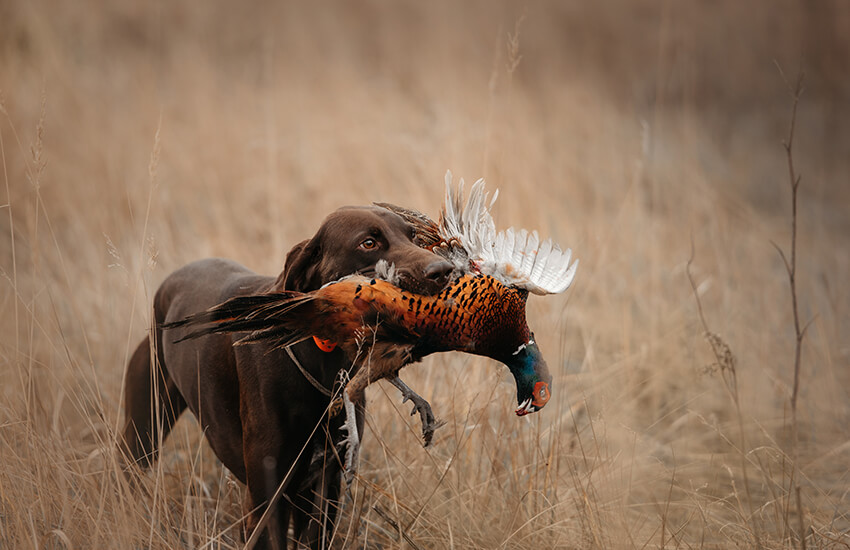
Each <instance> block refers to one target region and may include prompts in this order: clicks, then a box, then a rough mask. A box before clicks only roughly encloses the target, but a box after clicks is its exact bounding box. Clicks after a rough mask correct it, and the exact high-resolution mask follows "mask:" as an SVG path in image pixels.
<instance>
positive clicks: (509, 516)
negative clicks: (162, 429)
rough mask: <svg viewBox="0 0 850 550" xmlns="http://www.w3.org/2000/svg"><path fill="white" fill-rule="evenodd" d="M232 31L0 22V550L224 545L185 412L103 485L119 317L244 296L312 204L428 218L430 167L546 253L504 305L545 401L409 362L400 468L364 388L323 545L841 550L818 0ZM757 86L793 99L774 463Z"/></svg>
mask: <svg viewBox="0 0 850 550" xmlns="http://www.w3.org/2000/svg"><path fill="white" fill-rule="evenodd" d="M238 5H239V7H238V8H237V7H236V6H237V4H235V3H229V2H158V3H149V2H136V1H130V0H123V1H122V0H119V1H114V2H95V1H91V0H78V1H76V2H61V1H58V0H56V1H52V0H31V1H26V0H20V1H15V0H12V1H11V2H3V3H0V91H2V108H0V153H1V154H2V156H0V163H2V173H0V180H1V181H2V183H0V275H2V277H0V331H2V332H0V334H2V336H0V548H2V549H3V550H5V549H7V548H10V549H12V548H14V549H17V548H148V547H150V548H163V549H165V548H168V549H170V548H199V547H204V548H233V547H238V546H240V545H241V542H240V541H241V535H240V534H239V520H240V515H241V494H242V491H243V488H242V487H241V486H240V485H239V484H238V483H237V482H236V481H235V480H234V479H233V478H232V477H231V476H230V475H229V474H228V473H227V472H226V471H225V470H224V469H223V468H222V467H221V465H220V464H219V463H218V462H217V461H216V459H215V457H214V455H213V454H212V452H211V451H210V450H209V448H208V447H207V446H206V444H205V443H204V442H203V438H202V435H201V434H200V431H199V429H198V427H197V424H196V423H195V422H194V420H193V419H192V418H189V417H188V415H187V416H186V417H184V418H183V419H182V420H181V421H180V423H179V425H178V429H176V431H175V432H174V434H173V436H172V437H171V438H170V439H169V440H168V441H167V443H166V446H165V449H164V455H163V457H162V460H161V461H160V462H159V463H158V465H157V467H156V468H155V470H154V471H153V472H150V473H147V474H145V475H142V476H141V478H140V479H138V480H137V482H138V483H137V485H138V487H135V488H134V487H133V486H132V485H131V484H130V483H128V482H127V480H126V479H125V478H124V477H123V476H122V475H121V472H120V468H119V466H118V462H117V460H116V454H115V452H114V449H115V438H116V430H117V428H118V426H119V425H120V422H121V414H120V407H121V397H120V396H121V386H122V374H123V370H124V365H125V363H126V361H127V357H128V353H129V352H130V351H132V349H133V347H134V346H135V345H136V344H137V342H138V341H139V340H140V339H141V338H142V337H143V335H144V333H145V331H146V330H147V328H148V327H149V326H150V303H151V297H152V294H153V292H154V291H155V289H156V287H157V285H158V284H159V282H160V281H162V279H163V278H164V277H165V276H166V275H167V274H168V273H169V272H170V271H172V270H174V269H176V268H177V267H179V266H181V265H182V264H185V263H187V262H189V261H191V260H194V259H198V258H202V257H206V256H225V257H229V258H233V259H235V260H238V261H240V262H242V263H244V264H246V265H248V266H249V267H251V268H253V269H255V270H257V271H259V272H262V273H267V274H275V273H277V272H279V271H280V269H281V267H282V264H283V260H284V256H285V254H286V252H287V251H288V250H289V247H291V246H292V245H293V244H295V243H296V242H298V241H300V240H302V239H304V238H307V237H308V236H310V235H311V234H312V233H313V231H314V230H315V229H316V228H317V226H318V224H319V222H320V220H321V219H322V218H323V217H324V215H326V214H327V213H328V212H330V211H331V210H333V209H335V208H336V207H338V206H341V205H346V204H368V203H370V202H372V201H387V202H393V203H396V204H401V205H405V206H408V207H412V208H417V209H419V210H422V211H424V212H427V213H430V214H432V215H436V214H437V212H438V209H439V205H440V202H441V200H442V194H443V174H444V173H445V171H446V170H447V169H451V170H452V172H453V173H454V174H455V176H456V177H458V176H461V177H464V178H465V179H466V180H467V181H470V180H475V179H477V178H479V177H485V178H486V179H487V181H488V184H489V186H490V187H492V188H495V187H498V188H499V189H500V191H501V195H500V199H499V202H498V203H497V207H496V209H495V216H496V221H497V224H498V225H499V226H500V227H502V228H504V227H507V226H510V225H515V226H523V227H528V228H537V229H539V230H540V231H541V233H542V234H543V235H545V236H552V237H554V238H555V240H556V241H558V242H560V243H562V244H564V245H567V246H570V247H572V249H573V251H574V253H575V255H576V256H577V257H578V258H580V259H581V265H580V268H579V274H578V277H577V279H576V281H575V283H574V284H573V287H572V288H571V289H570V290H569V291H567V292H566V293H565V294H563V295H558V296H554V297H545V298H539V297H532V298H531V300H530V303H529V323H530V325H531V327H532V329H533V330H535V332H536V334H537V340H538V342H539V343H540V347H541V349H542V350H543V352H544V355H546V357H547V359H548V362H549V364H550V367H552V369H553V374H554V376H555V380H554V384H553V393H554V395H553V399H552V402H551V403H550V404H549V405H548V406H547V407H546V408H545V409H543V410H542V411H541V412H539V413H537V414H534V415H531V416H530V417H526V418H517V417H516V416H514V414H513V408H514V407H515V397H514V395H515V393H514V386H513V381H512V379H511V377H510V376H509V375H508V372H507V370H506V369H505V368H504V367H502V366H500V365H498V364H496V363H495V362H492V361H488V360H484V359H479V358H473V357H471V356H466V355H461V354H458V353H453V354H440V355H437V356H432V357H429V358H428V359H427V360H426V361H424V362H423V363H421V364H418V365H414V366H411V367H408V368H407V370H406V371H405V373H404V376H405V380H406V381H407V382H408V383H409V384H410V385H411V386H412V387H414V388H415V389H417V390H418V392H419V393H420V394H422V395H423V396H424V397H426V398H428V399H429V400H430V401H431V403H432V405H433V407H434V411H435V413H436V414H437V415H438V416H439V417H442V418H443V419H445V420H447V421H448V423H447V425H446V426H445V427H443V428H442V429H441V430H440V431H439V432H438V433H437V435H436V437H435V444H434V445H433V447H431V448H429V449H423V448H422V446H421V445H420V443H419V439H418V421H417V419H415V418H410V417H408V415H407V413H408V407H407V406H406V405H405V406H402V405H401V403H400V401H401V400H400V399H399V397H398V394H397V392H396V391H395V390H394V389H393V388H392V387H391V386H389V385H387V384H384V383H379V384H376V385H374V386H373V387H371V388H370V390H369V407H368V416H367V428H366V433H365V437H364V450H363V453H364V454H363V462H362V467H361V472H360V478H359V479H358V480H357V481H356V482H355V484H354V486H353V488H352V492H351V497H350V499H349V500H348V501H347V503H346V507H345V512H344V514H343V518H342V520H341V522H340V525H339V529H338V531H337V532H336V533H335V534H334V546H335V547H339V548H342V547H353V548H358V547H365V548H402V547H410V548H423V549H424V548H458V549H462V548H488V549H490V548H537V549H544V548H660V547H661V548H726V547H744V548H750V547H763V548H771V549H772V548H802V547H803V544H802V542H803V541H802V540H801V536H800V535H801V532H800V525H801V524H802V525H803V526H804V527H803V534H804V535H805V538H804V540H805V542H806V545H807V547H808V548H813V547H815V548H850V315H848V312H850V291H848V286H847V281H848V279H850V181H848V174H850V80H848V75H850V6H848V4H846V3H845V2H843V1H841V0H835V1H832V2H829V1H818V2H798V1H784V0H778V1H765V2H749V3H744V2H735V1H731V0H730V1H722V2H710V3H708V2H702V3H695V2H694V3H682V2H648V1H638V2H626V1H624V0H620V1H614V2H605V3H583V2H551V3H547V2H536V1H533V2H528V3H525V4H520V3H512V2H463V3H460V2H436V3H435V2H412V1H405V2H393V3H390V2H377V1H367V2H358V3H343V2H339V3H327V2H322V3H318V2H317V3H315V4H310V6H311V7H307V6H308V3H306V2H304V3H292V4H289V3H281V2H267V3H260V4H258V5H253V6H249V5H242V4H238ZM745 5H746V7H744V6H745ZM777 63H778V64H779V65H780V66H781V67H782V69H783V70H784V73H785V75H786V76H787V79H788V80H789V81H791V82H792V84H793V82H794V81H795V80H796V76H797V74H798V70H799V68H800V67H802V69H803V70H804V71H805V73H806V77H805V82H804V83H805V88H806V89H805V92H804V94H803V96H802V98H801V100H800V103H799V109H798V111H797V119H796V122H797V126H796V133H795V135H794V142H793V160H794V168H795V170H796V171H797V172H798V173H799V174H800V175H801V178H802V179H801V184H800V190H799V204H798V217H797V222H798V236H797V258H796V260H797V285H798V288H797V298H798V307H799V314H800V320H801V323H802V324H804V325H806V326H807V332H806V333H805V338H804V341H803V349H802V356H801V362H800V366H801V370H800V378H799V398H798V399H799V401H798V403H797V407H796V409H797V410H796V421H797V423H798V430H797V432H798V433H797V437H796V439H797V442H796V443H795V438H794V436H793V435H794V434H793V433H792V425H793V423H794V422H793V421H794V417H795V415H794V414H793V411H792V407H791V394H792V391H793V383H794V382H793V381H794V355H795V329H794V317H793V310H792V305H791V293H790V291H789V283H788V277H787V274H786V271H785V267H784V264H783V261H782V257H781V256H780V254H779V253H778V252H777V250H776V248H775V247H774V244H773V243H775V244H776V246H778V247H779V248H780V249H782V250H784V251H785V253H786V254H788V253H789V252H790V243H791V231H790V228H791V192H790V180H789V174H788V166H787V158H786V154H785V150H784V148H783V146H782V141H783V140H785V139H787V136H788V131H789V124H790V121H791V112H792V103H793V101H792V98H791V95H790V94H789V90H788V86H787V85H786V83H785V82H784V81H783V77H782V76H781V74H780V71H779V70H778V69H777V66H776V64H777ZM692 243H693V263H692V266H691V272H692V274H693V276H694V279H695V282H696V285H697V289H698V294H699V297H700V300H701V302H702V307H703V310H704V314H705V319H706V322H707V324H708V327H709V328H710V331H711V332H712V333H715V334H717V335H719V337H720V338H721V339H722V341H723V342H725V344H726V345H728V350H729V353H730V354H731V355H729V356H727V357H726V359H725V360H724V362H722V363H723V364H720V365H718V364H717V361H716V359H715V357H714V355H713V354H712V348H711V347H710V344H709V341H708V340H707V339H706V338H705V336H704V328H703V326H702V324H701V322H700V317H699V313H698V308H697V302H696V300H695V297H694V293H693V292H692V289H691V286H690V284H689V281H688V277H687V270H686V266H687V262H688V259H689V257H690V256H691V250H692ZM723 351H724V350H723V349H721V350H720V352H721V354H722V352H723ZM736 403H737V405H738V406H736ZM796 486H799V497H800V498H799V502H800V506H799V507H798V503H797V493H796V491H795V487H796ZM377 509H380V510H381V511H383V513H384V514H385V515H386V516H388V517H390V518H392V519H393V520H394V521H396V522H397V523H398V524H400V525H401V527H402V529H403V531H404V535H405V536H407V537H408V538H409V540H410V541H413V543H412V544H411V543H409V542H405V540H404V539H401V538H400V537H399V532H398V530H397V529H395V528H393V527H392V526H391V525H390V523H389V522H388V521H387V520H386V519H385V518H384V517H383V516H382V515H381V514H380V513H379V512H378V511H376V510H377Z"/></svg>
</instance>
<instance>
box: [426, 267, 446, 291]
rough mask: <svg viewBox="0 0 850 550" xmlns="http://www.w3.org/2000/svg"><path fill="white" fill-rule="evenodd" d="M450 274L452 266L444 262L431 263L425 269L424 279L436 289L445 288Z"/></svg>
mask: <svg viewBox="0 0 850 550" xmlns="http://www.w3.org/2000/svg"><path fill="white" fill-rule="evenodd" d="M451 274H452V264H451V263H450V262H448V261H446V260H438V261H436V262H432V263H431V264H429V265H428V266H427V267H426V268H425V279H426V280H427V281H428V282H430V283H431V284H433V285H434V286H435V287H437V288H438V289H442V288H443V287H444V286H446V283H448V282H449V276H450V275H451Z"/></svg>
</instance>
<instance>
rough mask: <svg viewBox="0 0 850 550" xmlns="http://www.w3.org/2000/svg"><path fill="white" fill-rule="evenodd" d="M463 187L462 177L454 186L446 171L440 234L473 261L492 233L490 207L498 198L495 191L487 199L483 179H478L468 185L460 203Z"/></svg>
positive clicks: (494, 231)
mask: <svg viewBox="0 0 850 550" xmlns="http://www.w3.org/2000/svg"><path fill="white" fill-rule="evenodd" d="M463 187H464V183H463V178H461V180H460V182H459V183H458V186H457V188H455V187H454V186H453V185H452V173H451V171H448V172H446V198H445V202H444V203H443V208H442V209H441V210H440V233H441V234H442V236H443V239H445V240H446V241H449V242H453V241H459V242H460V244H461V245H462V246H463V249H464V250H465V251H466V256H467V257H468V258H469V259H471V260H475V259H477V258H480V257H481V256H482V254H484V251H485V249H487V248H489V246H490V245H491V243H492V242H493V239H494V237H495V235H496V224H495V223H494V222H493V216H491V215H490V209H491V208H492V207H493V204H494V203H495V202H496V199H497V198H498V197H499V191H498V190H496V192H495V193H493V198H492V199H490V193H488V192H487V191H485V184H484V180H483V179H479V180H478V181H476V182H475V183H474V184H472V187H471V188H470V190H469V197H468V198H467V200H466V203H465V204H464V202H463V199H464V197H463Z"/></svg>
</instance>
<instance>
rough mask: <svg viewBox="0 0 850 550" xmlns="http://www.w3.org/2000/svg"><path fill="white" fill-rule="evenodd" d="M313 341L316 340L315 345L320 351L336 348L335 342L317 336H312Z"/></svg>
mask: <svg viewBox="0 0 850 550" xmlns="http://www.w3.org/2000/svg"><path fill="white" fill-rule="evenodd" d="M313 341H314V342H316V346H317V347H318V348H319V349H320V350H322V351H326V352H331V351H333V350H334V349H335V348H336V342H331V341H330V340H322V339H321V338H319V337H318V336H313Z"/></svg>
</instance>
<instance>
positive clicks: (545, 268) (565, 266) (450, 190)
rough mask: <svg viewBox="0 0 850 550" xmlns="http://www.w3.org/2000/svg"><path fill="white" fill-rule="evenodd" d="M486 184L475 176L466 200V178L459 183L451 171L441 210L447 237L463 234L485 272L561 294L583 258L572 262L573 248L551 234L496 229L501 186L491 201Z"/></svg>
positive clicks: (472, 257)
mask: <svg viewBox="0 0 850 550" xmlns="http://www.w3.org/2000/svg"><path fill="white" fill-rule="evenodd" d="M484 186H485V184H484V180H483V179H479V180H478V181H476V182H475V183H474V184H473V185H472V188H471V189H470V192H469V197H468V198H467V200H466V204H465V205H464V203H463V187H464V184H463V179H461V180H460V182H459V183H458V186H457V189H455V188H454V186H453V185H452V173H451V172H446V199H445V204H444V205H443V210H442V212H441V213H440V214H441V215H440V234H441V235H442V237H443V238H444V239H446V240H450V239H458V240H459V241H460V242H461V243H462V245H463V248H464V249H465V250H466V252H467V255H468V258H469V260H470V261H472V262H473V264H474V265H475V266H476V267H477V268H478V269H479V270H480V271H481V272H482V273H484V274H487V275H491V276H493V277H495V278H496V279H498V280H499V281H501V282H502V283H504V284H506V285H511V286H516V287H519V288H524V289H526V290H528V291H529V292H533V293H534V294H557V293H559V292H563V291H565V290H566V289H567V288H569V286H570V284H571V283H572V282H573V278H574V277H575V273H576V268H577V267H578V260H576V261H575V262H573V263H572V264H570V259H571V257H572V251H571V250H570V249H569V248H568V249H566V250H565V251H561V248H560V247H559V246H558V245H557V244H555V243H553V242H552V240H551V239H546V240H545V241H543V242H542V243H541V242H540V237H539V236H538V235H537V231H532V232H531V233H529V232H528V231H526V230H525V229H521V230H519V231H517V230H515V229H514V228H512V227H511V228H509V229H507V230H505V231H500V232H499V233H496V224H495V223H494V222H493V217H492V215H491V214H490V209H491V208H492V207H493V204H494V203H495V202H496V198H497V197H498V196H499V191H498V190H496V192H495V193H493V198H492V199H490V200H489V201H488V200H487V199H488V196H489V193H487V192H486V191H485V190H484Z"/></svg>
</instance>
